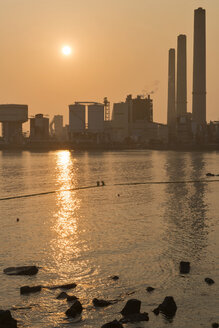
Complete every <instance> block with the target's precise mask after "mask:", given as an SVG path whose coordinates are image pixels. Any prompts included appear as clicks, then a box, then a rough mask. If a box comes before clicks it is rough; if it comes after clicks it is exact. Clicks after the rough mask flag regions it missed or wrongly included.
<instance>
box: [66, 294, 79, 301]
mask: <svg viewBox="0 0 219 328" xmlns="http://www.w3.org/2000/svg"><path fill="white" fill-rule="evenodd" d="M77 299H78V298H77V296H74V295H68V297H67V302H73V301H76V300H77Z"/></svg>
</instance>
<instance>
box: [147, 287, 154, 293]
mask: <svg viewBox="0 0 219 328" xmlns="http://www.w3.org/2000/svg"><path fill="white" fill-rule="evenodd" d="M146 290H147V292H149V293H151V292H153V291H154V288H153V287H147V288H146Z"/></svg>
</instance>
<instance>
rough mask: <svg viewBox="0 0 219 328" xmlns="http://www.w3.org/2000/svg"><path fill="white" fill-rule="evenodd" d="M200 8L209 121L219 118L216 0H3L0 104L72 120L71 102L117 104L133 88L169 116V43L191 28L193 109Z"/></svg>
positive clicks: (161, 118)
mask: <svg viewBox="0 0 219 328" xmlns="http://www.w3.org/2000/svg"><path fill="white" fill-rule="evenodd" d="M198 7H203V8H205V9H206V23H207V24H206V26H207V121H209V120H210V119H211V120H219V110H218V104H217V89H218V87H217V76H218V75H219V67H218V65H217V59H218V57H219V45H218V43H217V40H218V36H219V24H218V19H217V16H218V12H219V1H218V0H208V1H205V0H200V1H197V0H194V1H191V0H184V1H183V0H178V1H175V0H166V1H163V0H157V1H156V0H155V1H152V0H137V1H134V0H117V1H116V0H111V1H108V0H106V1H103V0H86V1H75V0H53V1H52V0H38V1H33V0H32V1H31V0H7V1H6V0H0V31H1V64H0V76H1V79H0V89H1V91H0V103H25V104H28V106H29V116H30V115H34V114H36V113H40V112H42V113H44V114H48V115H49V116H50V118H52V116H53V115H54V114H62V115H64V117H65V122H66V123H67V122H68V105H69V104H71V103H73V102H74V101H83V100H94V101H102V100H103V97H105V96H107V97H108V99H109V100H110V102H111V110H112V103H113V102H120V101H124V100H125V97H126V95H127V94H129V93H131V94H133V95H134V96H135V95H137V94H142V93H144V92H151V91H152V90H153V91H155V93H154V94H153V95H152V98H153V101H154V120H155V121H158V122H163V123H166V119H167V78H168V77H167V74H168V50H169V48H175V49H176V43H177V36H178V35H179V34H186V35H187V62H188V70H187V76H188V89H187V91H188V111H189V112H191V106H192V64H193V20H194V9H196V8H198ZM63 45H69V46H71V47H72V50H73V53H72V54H71V55H70V56H68V57H65V56H63V54H62V53H61V48H62V46H63ZM143 90H145V91H143Z"/></svg>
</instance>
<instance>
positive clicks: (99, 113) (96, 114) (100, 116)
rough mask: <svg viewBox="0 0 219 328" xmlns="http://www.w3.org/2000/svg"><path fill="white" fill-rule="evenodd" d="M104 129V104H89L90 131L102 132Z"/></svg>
mask: <svg viewBox="0 0 219 328" xmlns="http://www.w3.org/2000/svg"><path fill="white" fill-rule="evenodd" d="M103 131H104V105H103V104H92V105H89V106H88V132H91V133H102V132H103Z"/></svg>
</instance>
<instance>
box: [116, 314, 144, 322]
mask: <svg viewBox="0 0 219 328" xmlns="http://www.w3.org/2000/svg"><path fill="white" fill-rule="evenodd" d="M140 321H149V316H148V313H146V312H144V313H134V314H130V315H127V316H125V317H124V318H122V319H121V320H120V321H119V322H121V323H128V322H131V323H132V322H140Z"/></svg>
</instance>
